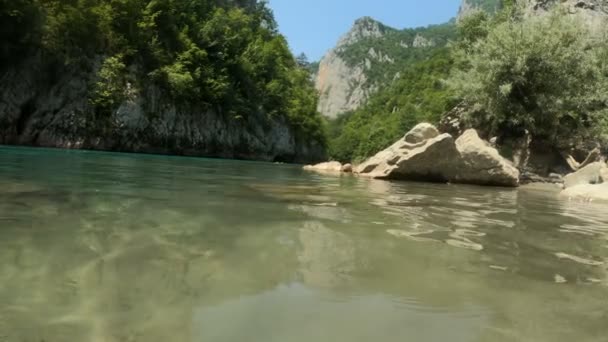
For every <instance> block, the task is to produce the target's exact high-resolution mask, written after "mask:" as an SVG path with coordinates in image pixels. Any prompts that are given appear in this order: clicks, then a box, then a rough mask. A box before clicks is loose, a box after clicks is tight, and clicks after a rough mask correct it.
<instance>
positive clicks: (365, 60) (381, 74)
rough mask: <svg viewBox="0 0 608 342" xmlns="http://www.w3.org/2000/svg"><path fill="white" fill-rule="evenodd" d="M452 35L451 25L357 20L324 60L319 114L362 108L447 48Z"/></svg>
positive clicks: (319, 83)
mask: <svg viewBox="0 0 608 342" xmlns="http://www.w3.org/2000/svg"><path fill="white" fill-rule="evenodd" d="M453 33H454V30H453V25H452V24H451V23H448V24H444V25H436V26H429V27H426V28H416V29H405V30H397V29H394V28H391V27H388V26H386V25H383V24H382V23H380V22H378V21H375V20H374V19H372V18H369V17H365V18H361V19H358V20H357V21H356V22H355V24H354V26H353V28H352V29H351V30H350V31H349V32H348V33H347V34H346V35H344V36H343V37H342V38H341V39H340V41H339V42H338V44H337V45H336V47H334V48H333V49H331V50H330V51H329V52H328V53H327V54H326V55H325V56H324V57H323V59H322V60H321V61H320V63H319V69H318V72H317V75H316V88H317V90H318V91H319V93H320V96H321V97H320V101H319V106H318V110H319V112H321V114H323V115H325V116H326V117H329V118H335V117H337V116H338V115H339V114H342V113H345V112H349V111H353V110H355V109H357V108H359V107H360V106H361V105H363V104H365V103H366V101H367V100H368V99H369V97H370V96H372V95H373V94H375V93H376V92H377V91H378V90H380V89H382V88H384V87H386V86H388V85H390V84H391V83H392V82H393V81H394V80H395V79H398V78H399V77H400V72H401V71H402V70H404V69H405V68H407V67H408V66H409V65H411V64H412V63H414V62H416V61H419V60H422V59H424V58H426V57H428V56H429V53H430V52H432V51H433V50H434V49H436V48H438V47H443V46H445V44H446V43H447V41H448V40H449V39H450V38H451V37H452V35H453Z"/></svg>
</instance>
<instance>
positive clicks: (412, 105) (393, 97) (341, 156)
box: [329, 48, 452, 162]
mask: <svg viewBox="0 0 608 342" xmlns="http://www.w3.org/2000/svg"><path fill="white" fill-rule="evenodd" d="M451 67H452V60H451V58H450V54H449V50H448V49H447V48H441V49H438V50H436V51H435V52H434V53H433V54H432V55H431V57H429V58H428V59H425V60H423V61H420V62H418V63H416V64H414V65H412V66H410V67H409V68H407V69H405V70H403V71H402V75H401V77H400V78H399V79H398V80H396V81H395V82H394V83H393V84H392V85H391V86H390V87H388V88H386V89H385V90H383V91H380V92H379V93H377V94H376V95H375V96H373V97H372V98H371V99H370V100H369V102H368V103H367V104H366V105H365V106H363V107H361V108H359V109H358V110H356V111H354V112H352V113H346V114H343V115H342V116H340V117H338V119H336V120H334V121H332V122H331V123H330V127H329V134H330V138H331V141H330V155H331V156H332V158H334V159H336V160H340V161H355V162H358V161H361V160H363V159H365V158H367V157H369V156H371V155H373V154H375V153H376V152H378V151H380V150H382V149H383V148H386V147H388V146H389V145H391V144H392V143H393V142H395V140H397V139H398V138H400V137H401V136H403V134H404V133H405V132H407V131H408V130H409V129H411V128H413V126H415V125H416V124H417V123H419V122H423V121H425V122H432V123H436V122H437V121H439V119H440V115H441V114H442V113H443V112H445V111H446V110H447V109H449V107H450V104H451V103H450V100H449V99H450V96H449V94H448V90H447V89H446V87H445V86H444V84H443V82H442V79H443V78H445V77H446V76H447V75H448V74H449V72H450V69H451Z"/></svg>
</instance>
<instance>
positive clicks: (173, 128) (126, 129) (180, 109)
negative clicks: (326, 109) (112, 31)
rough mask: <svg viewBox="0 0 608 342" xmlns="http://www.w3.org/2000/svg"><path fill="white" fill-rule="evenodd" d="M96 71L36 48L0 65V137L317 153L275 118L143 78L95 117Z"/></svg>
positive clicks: (253, 153)
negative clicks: (190, 97) (53, 59)
mask: <svg viewBox="0 0 608 342" xmlns="http://www.w3.org/2000/svg"><path fill="white" fill-rule="evenodd" d="M100 58H101V57H100ZM97 64H99V63H97ZM93 69H95V68H93ZM96 73H97V71H96V70H91V69H90V67H89V66H87V67H83V68H80V67H76V68H74V67H71V68H69V69H68V68H63V67H57V66H56V65H55V66H51V65H49V63H48V62H46V61H45V58H44V57H42V56H40V55H38V56H35V57H32V58H30V59H28V60H25V61H23V62H22V63H21V64H20V66H18V67H15V68H10V69H9V70H6V71H0V144H16V145H29V146H45V147H61V148H75V149H80V148H84V149H95V150H111V151H123V152H143V153H162V154H179V155H192V156H209V157H223V158H238V159H256V160H265V161H285V162H302V163H305V162H310V161H318V160H321V159H323V158H325V152H324V148H323V147H322V146H321V144H319V143H318V142H316V141H309V140H308V139H302V138H300V137H298V136H297V134H296V133H295V131H294V129H292V127H290V125H289V123H288V122H286V121H285V119H283V118H269V117H268V116H267V115H266V114H264V113H247V114H248V115H243V116H242V117H234V116H230V115H226V113H222V111H221V110H222V109H221V108H219V107H217V108H215V109H214V110H202V109H200V108H197V107H196V106H193V105H190V106H188V105H178V104H176V103H174V102H173V101H169V100H168V99H167V97H166V96H165V95H164V93H163V91H161V90H160V89H159V88H158V87H156V86H154V85H150V84H143V85H135V84H130V85H128V86H129V98H128V100H127V101H125V102H124V103H122V104H121V105H120V106H119V107H118V108H117V109H116V110H115V111H113V112H112V113H111V114H110V115H109V116H107V117H100V116H99V115H98V114H97V115H96V114H94V113H95V111H94V110H93V109H92V108H91V107H92V105H91V104H90V101H89V98H88V93H89V92H88V90H89V88H90V87H91V85H92V84H93V83H94V77H95V75H96Z"/></svg>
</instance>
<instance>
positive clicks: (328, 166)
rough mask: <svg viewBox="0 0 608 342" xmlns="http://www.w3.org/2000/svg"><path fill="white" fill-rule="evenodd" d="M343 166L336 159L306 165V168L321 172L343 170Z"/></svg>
mask: <svg viewBox="0 0 608 342" xmlns="http://www.w3.org/2000/svg"><path fill="white" fill-rule="evenodd" d="M342 168H343V167H342V164H341V163H339V162H335V161H332V162H326V163H320V164H316V165H306V166H304V170H307V171H320V172H342Z"/></svg>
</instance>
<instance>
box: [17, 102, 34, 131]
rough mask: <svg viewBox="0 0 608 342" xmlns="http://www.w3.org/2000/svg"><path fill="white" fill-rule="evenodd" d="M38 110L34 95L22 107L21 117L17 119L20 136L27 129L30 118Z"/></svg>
mask: <svg viewBox="0 0 608 342" xmlns="http://www.w3.org/2000/svg"><path fill="white" fill-rule="evenodd" d="M35 112H36V98H35V97H33V98H31V99H30V100H28V101H27V102H25V103H24V104H23V105H22V106H21V108H20V115H19V119H18V120H17V135H18V136H20V135H21V134H23V133H24V132H25V130H26V129H27V125H28V123H29V122H30V119H31V118H32V116H33V115H34V113H35Z"/></svg>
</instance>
